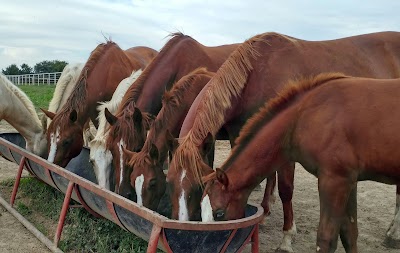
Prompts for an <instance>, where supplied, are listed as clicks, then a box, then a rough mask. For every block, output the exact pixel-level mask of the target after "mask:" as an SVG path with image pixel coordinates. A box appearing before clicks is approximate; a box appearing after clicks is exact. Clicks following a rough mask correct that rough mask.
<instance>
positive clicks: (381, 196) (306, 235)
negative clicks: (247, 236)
mask: <svg viewBox="0 0 400 253" xmlns="http://www.w3.org/2000/svg"><path fill="white" fill-rule="evenodd" d="M11 130H12V128H10V127H9V126H7V125H6V124H4V123H3V122H1V123H0V132H10V131H11ZM229 151H230V146H229V143H228V142H224V141H218V143H217V147H216V161H215V165H216V166H220V165H221V164H222V163H223V162H224V161H225V159H226V157H227V156H228V155H229ZM16 170H17V166H16V165H15V164H13V163H10V162H7V161H5V160H4V159H3V158H0V181H2V180H4V179H6V178H14V177H15V173H16ZM264 187H265V182H263V183H262V188H261V189H258V190H256V191H254V192H253V194H252V195H251V199H250V202H252V203H261V200H262V197H263V194H264V191H263V189H264ZM293 206H294V215H295V221H296V225H297V236H296V239H295V242H294V243H293V249H294V251H295V252H298V253H305V252H315V248H316V246H315V241H316V230H317V226H318V220H319V199H318V191H317V180H316V178H315V177H314V176H312V175H311V174H309V173H308V172H306V171H305V170H304V169H303V168H302V167H301V165H299V164H296V175H295V190H294V197H293ZM394 208H395V187H394V186H389V185H384V184H379V183H375V182H360V183H359V184H358V226H359V237H358V245H359V252H362V253H377V252H390V253H394V252H397V253H398V252H400V250H399V249H387V248H385V247H384V246H382V245H381V243H382V241H383V240H384V235H385V232H386V229H387V228H388V226H389V224H390V222H391V220H392V218H393V214H394ZM271 212H272V213H271V215H270V216H268V217H267V218H266V219H265V221H264V224H262V225H261V227H260V249H261V252H274V250H275V249H276V248H277V247H278V246H279V244H280V242H281V239H282V225H283V212H282V204H281V202H280V200H279V198H278V199H277V201H276V203H275V204H274V205H273V206H272V207H271ZM338 245H339V246H338V250H337V251H336V252H338V253H343V252H344V249H343V247H342V245H341V243H339V244H338ZM2 252H49V251H48V250H47V248H46V247H45V246H44V245H43V244H41V243H40V242H39V241H38V240H37V239H36V238H35V237H34V236H33V235H31V234H30V232H29V231H27V230H26V229H25V228H24V227H23V226H22V225H21V224H20V223H19V222H18V221H17V220H16V219H14V217H13V216H12V215H11V214H9V213H8V212H7V211H5V209H4V208H3V207H1V206H0V253H2Z"/></svg>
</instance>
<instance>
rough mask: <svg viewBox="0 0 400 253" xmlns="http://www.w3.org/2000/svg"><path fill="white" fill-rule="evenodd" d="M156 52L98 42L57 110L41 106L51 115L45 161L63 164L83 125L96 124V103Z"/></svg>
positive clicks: (77, 146)
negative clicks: (53, 110) (46, 159)
mask: <svg viewBox="0 0 400 253" xmlns="http://www.w3.org/2000/svg"><path fill="white" fill-rule="evenodd" d="M156 54H157V52H156V51H155V50H153V49H151V48H147V47H133V48H130V49H128V50H125V51H123V50H121V48H119V46H118V45H117V44H116V43H114V42H112V41H108V42H107V43H102V44H100V45H98V46H97V47H96V48H95V50H94V51H93V52H92V53H91V54H90V57H89V59H88V61H87V62H86V64H85V66H84V67H83V69H82V72H81V74H80V77H79V79H78V83H77V85H76V86H75V88H74V90H73V91H72V93H71V96H70V97H69V98H68V100H67V102H66V103H65V104H64V106H63V107H62V108H61V110H60V112H59V113H57V114H54V113H51V112H48V111H46V110H43V111H44V112H45V114H46V115H47V116H48V117H49V118H51V119H52V122H51V124H50V125H49V128H48V131H47V142H48V150H49V156H48V161H50V162H54V163H55V164H57V165H60V166H62V167H65V166H66V165H67V164H68V162H69V161H70V160H71V159H72V158H74V157H75V156H77V155H78V154H79V153H80V151H81V149H82V146H83V139H82V138H83V137H82V132H83V129H82V127H83V126H84V124H85V123H86V122H87V121H88V120H89V118H90V119H91V120H92V122H93V123H94V124H95V126H96V127H97V125H98V123H97V111H96V107H97V103H98V102H100V101H105V100H109V99H110V98H111V96H112V94H113V93H114V90H115V89H116V87H117V86H118V84H119V82H120V81H121V80H122V79H123V78H125V77H127V76H129V75H130V74H131V73H132V70H137V69H140V68H144V67H145V66H146V65H147V64H148V63H149V62H150V61H151V60H152V59H153V58H154V56H155V55H156Z"/></svg>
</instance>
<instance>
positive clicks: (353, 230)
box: [340, 186, 358, 253]
mask: <svg viewBox="0 0 400 253" xmlns="http://www.w3.org/2000/svg"><path fill="white" fill-rule="evenodd" d="M357 237H358V226H357V186H355V187H354V188H353V190H352V191H351V192H350V196H349V200H348V202H347V208H346V215H345V218H344V220H343V223H342V226H341V227H340V239H341V241H342V244H343V247H344V249H345V251H346V252H348V253H357V252H358V249H357Z"/></svg>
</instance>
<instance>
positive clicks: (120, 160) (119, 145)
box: [117, 140, 125, 185]
mask: <svg viewBox="0 0 400 253" xmlns="http://www.w3.org/2000/svg"><path fill="white" fill-rule="evenodd" d="M117 145H118V148H119V185H121V183H122V179H123V173H122V172H123V168H124V151H122V146H123V147H125V144H124V141H123V140H120V141H119V142H118V143H117Z"/></svg>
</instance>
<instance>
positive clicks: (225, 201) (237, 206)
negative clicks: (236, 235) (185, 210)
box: [201, 168, 248, 222]
mask: <svg viewBox="0 0 400 253" xmlns="http://www.w3.org/2000/svg"><path fill="white" fill-rule="evenodd" d="M203 182H204V183H205V184H206V186H205V189H204V193H203V196H202V199H201V219H202V221H203V222H211V221H223V220H234V219H240V218H243V217H244V215H245V213H244V211H245V207H246V203H247V198H246V196H248V195H246V194H244V193H243V192H237V191H233V190H230V187H229V179H228V176H227V175H226V174H225V172H224V171H223V170H221V169H219V168H217V169H216V170H215V172H213V173H211V174H209V175H208V176H205V177H204V178H203Z"/></svg>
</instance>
